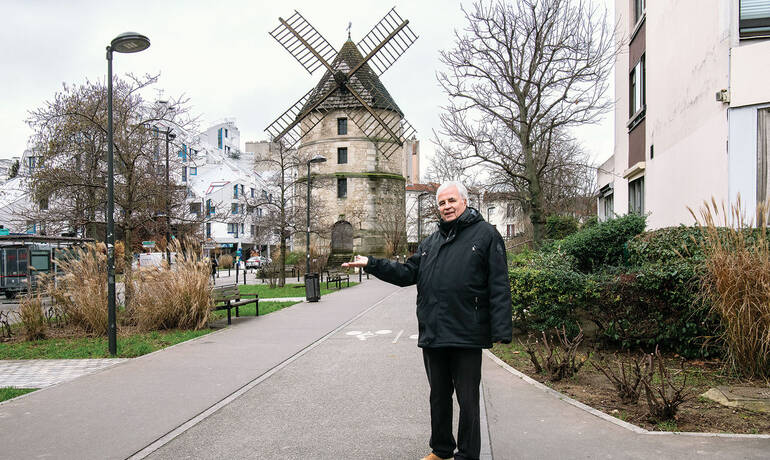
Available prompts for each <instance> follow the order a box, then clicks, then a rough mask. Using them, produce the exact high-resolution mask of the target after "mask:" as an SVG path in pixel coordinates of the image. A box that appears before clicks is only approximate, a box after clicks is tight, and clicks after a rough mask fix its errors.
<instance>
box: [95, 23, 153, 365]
mask: <svg viewBox="0 0 770 460" xmlns="http://www.w3.org/2000/svg"><path fill="white" fill-rule="evenodd" d="M149 47H150V39H149V38H147V37H145V36H144V35H141V34H138V33H136V32H125V33H122V34H120V35H118V36H117V37H115V38H114V39H112V41H111V42H110V45H109V46H108V47H107V235H106V240H107V339H108V342H109V349H110V355H112V356H115V355H116V354H117V352H118V339H117V330H118V328H117V324H116V314H115V216H114V215H113V214H114V212H115V194H114V187H115V184H114V181H113V177H112V174H113V168H112V163H113V158H112V155H113V153H112V142H113V139H112V137H113V136H112V52H113V51H116V52H118V53H138V52H139V51H144V50H146V49H147V48H149Z"/></svg>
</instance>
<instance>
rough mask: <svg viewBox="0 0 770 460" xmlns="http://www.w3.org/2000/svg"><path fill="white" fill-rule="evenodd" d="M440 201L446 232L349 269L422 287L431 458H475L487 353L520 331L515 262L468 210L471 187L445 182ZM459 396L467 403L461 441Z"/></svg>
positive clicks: (497, 235) (356, 261)
mask: <svg viewBox="0 0 770 460" xmlns="http://www.w3.org/2000/svg"><path fill="white" fill-rule="evenodd" d="M436 203H437V204H438V208H439V213H440V215H441V222H440V223H439V229H438V230H437V231H436V232H434V233H433V234H432V235H430V236H429V237H428V238H426V239H425V240H424V241H422V242H421V243H420V245H419V247H418V248H417V252H416V253H415V254H414V255H412V256H411V257H410V258H409V259H407V260H406V261H405V262H404V263H403V264H401V263H398V262H394V261H390V260H387V259H378V258H374V257H363V256H356V257H355V259H354V261H353V262H348V263H344V264H342V266H343V267H363V268H364V270H366V271H367V272H368V273H371V274H373V275H374V276H376V277H377V278H380V279H381V280H383V281H387V282H389V283H393V284H396V285H398V286H409V285H411V284H417V324H418V329H419V336H418V341H417V345H418V346H419V347H421V348H422V353H423V354H422V356H423V361H424V364H425V371H426V373H427V374H428V384H429V385H430V418H431V436H430V447H431V450H432V452H431V453H430V454H428V455H427V456H426V457H425V458H424V459H423V460H439V459H448V458H452V457H454V458H455V459H457V460H469V459H474V460H475V459H478V458H479V455H480V452H481V429H480V426H481V425H480V413H479V384H480V383H481V349H482V348H490V347H491V346H492V344H493V343H510V342H511V336H512V331H513V324H512V320H511V291H510V285H509V281H508V263H507V258H506V255H505V245H504V243H503V238H502V237H501V236H500V233H498V232H497V230H496V229H495V228H494V227H493V226H492V225H490V224H489V223H487V222H485V221H484V219H483V218H482V216H481V214H480V213H479V212H478V211H477V210H476V209H473V208H471V207H468V191H467V190H466V188H465V186H463V184H461V183H460V182H455V181H451V182H446V183H444V184H442V185H441V186H440V187H439V188H438V191H437V192H436ZM453 392H456V394H457V402H458V404H459V406H460V424H459V427H458V433H457V442H455V438H454V436H453V434H452V393H453ZM455 448H457V452H456V453H455Z"/></svg>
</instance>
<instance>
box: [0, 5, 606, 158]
mask: <svg viewBox="0 0 770 460" xmlns="http://www.w3.org/2000/svg"><path fill="white" fill-rule="evenodd" d="M596 1H601V2H605V1H606V3H608V4H610V3H612V1H611V0H596ZM462 3H463V4H470V1H463V2H462ZM392 6H395V7H396V11H397V12H398V13H399V14H400V15H401V17H402V18H404V19H408V20H409V21H410V27H411V28H412V30H413V31H414V32H415V33H416V34H417V35H418V36H419V37H420V38H419V39H418V40H417V41H416V42H415V43H414V44H413V45H412V47H411V48H410V49H408V50H407V52H406V53H405V54H404V56H403V57H402V58H401V59H399V61H398V62H396V64H395V65H394V66H393V67H391V68H390V69H389V70H388V71H387V72H386V73H385V74H384V75H383V76H382V77H381V79H382V81H383V83H384V85H385V87H386V88H387V89H388V91H389V92H390V94H391V95H392V96H393V98H394V99H395V100H396V103H397V104H398V105H399V106H400V107H401V109H402V110H403V111H404V112H405V115H406V118H407V119H408V120H409V121H410V123H411V124H412V125H413V126H414V127H415V129H416V130H417V137H418V139H420V141H421V149H422V153H423V167H422V168H421V169H422V171H423V173H424V172H425V165H427V158H426V156H428V155H432V153H433V150H434V149H433V146H432V143H431V139H432V136H433V134H432V132H433V130H434V129H438V127H439V120H438V113H439V107H440V106H441V105H442V104H444V101H445V100H446V98H445V96H444V95H443V94H442V92H441V90H440V88H439V86H438V83H437V82H436V70H437V69H440V68H441V67H440V64H439V62H438V52H439V50H441V49H448V48H450V47H452V45H453V39H454V36H453V31H454V30H455V29H457V28H462V27H463V26H464V18H463V14H462V12H461V11H460V2H459V1H458V0H419V1H414V0H413V1H409V2H401V1H398V0H393V1H392V2H381V1H379V2H378V1H371V0H354V1H346V0H342V1H317V0H316V1H310V0H293V1H276V0H271V1H262V0H244V1H230V0H222V1H212V0H204V1H197V0H185V1H181V0H152V1H145V0H133V1H129V2H118V1H111V0H100V1H88V0H72V1H60V0H0V17H2V20H0V24H1V25H2V26H1V27H0V62H2V63H3V68H2V71H0V134H2V143H0V158H10V157H13V156H20V155H21V154H22V152H23V150H24V149H25V148H26V145H27V139H28V138H29V136H30V134H31V131H30V130H29V128H28V127H27V126H26V124H25V123H24V120H25V118H27V112H28V111H29V110H31V109H34V108H36V107H40V106H42V105H43V104H44V103H45V101H46V100H48V99H51V98H52V97H53V95H54V94H55V93H56V92H57V91H59V90H61V87H62V83H64V82H66V83H83V82H85V80H86V79H90V80H99V79H101V80H104V79H105V78H106V73H107V61H106V59H105V47H106V46H107V45H108V44H109V42H110V41H111V40H112V38H114V37H115V36H116V35H118V34H120V33H122V32H126V31H134V32H139V33H142V34H144V35H146V36H148V37H149V38H150V41H151V46H150V48H149V49H147V50H146V51H143V52H141V53H138V54H117V53H116V54H115V55H114V58H113V71H114V72H115V73H116V74H124V73H127V72H132V73H135V74H140V75H141V74H145V73H153V74H154V73H158V72H160V74H161V76H160V81H159V84H158V85H157V87H158V88H163V89H164V90H165V91H166V93H167V94H168V95H172V96H176V95H180V94H185V95H186V96H188V97H189V98H190V99H191V104H192V109H193V112H194V113H195V114H199V115H200V116H201V119H202V123H201V127H202V128H205V127H206V126H208V125H210V124H213V123H215V122H217V121H219V120H222V119H224V118H235V122H236V125H237V126H238V128H239V129H240V131H241V143H242V144H243V143H244V142H245V141H258V140H264V139H266V138H267V136H266V133H265V132H264V129H265V127H267V125H268V124H269V123H271V122H272V121H273V120H274V119H275V118H276V117H277V116H278V115H280V114H281V113H283V111H284V110H286V109H287V108H288V107H289V106H290V105H291V104H293V103H294V102H295V101H296V100H297V99H299V98H300V97H301V96H303V95H304V94H305V92H307V91H308V90H309V89H310V88H311V86H313V85H315V83H316V82H317V81H318V80H319V79H320V78H321V76H322V72H321V70H316V71H315V73H314V74H313V75H312V76H311V75H310V74H308V73H307V71H305V69H304V68H302V67H301V66H300V64H299V63H298V62H297V61H295V60H294V58H292V57H291V56H290V55H289V53H288V52H287V51H286V50H285V49H284V48H283V47H282V46H281V45H280V44H278V42H276V41H275V40H274V39H273V38H272V37H271V36H270V35H268V32H270V31H271V30H273V29H274V28H275V27H276V26H277V25H278V24H279V22H278V17H279V16H280V17H283V18H284V19H285V18H288V17H289V16H291V15H292V14H293V12H294V10H295V9H296V10H298V11H299V12H300V13H302V15H303V16H304V17H305V18H306V19H307V20H308V21H309V22H310V23H311V24H312V25H313V26H315V28H316V29H317V30H318V31H319V32H320V33H321V34H322V35H323V36H324V37H325V38H326V39H327V40H328V41H329V42H330V43H331V44H332V46H334V47H335V48H337V49H339V47H340V46H342V44H343V43H344V41H345V40H346V39H347V31H346V29H347V26H348V22H352V39H353V41H354V42H358V40H360V39H361V38H362V37H363V36H364V35H365V34H366V33H367V32H368V31H369V30H370V29H371V28H372V27H373V26H374V24H376V23H377V22H378V21H379V20H380V19H381V18H382V17H383V16H384V15H385V14H386V13H387V12H388V10H389V9H390V8H391V7H392ZM575 134H576V135H577V136H578V138H579V139H580V140H581V141H582V143H583V145H584V147H585V148H586V149H587V151H588V152H590V153H591V155H592V157H593V158H595V159H596V161H603V160H604V159H606V158H608V157H609V156H610V155H611V154H612V145H613V139H612V137H613V130H612V122H611V116H608V117H605V120H604V122H602V123H600V124H599V125H596V126H591V127H587V128H582V129H580V130H579V131H577V132H576V133H575Z"/></svg>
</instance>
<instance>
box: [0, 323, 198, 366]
mask: <svg viewBox="0 0 770 460" xmlns="http://www.w3.org/2000/svg"><path fill="white" fill-rule="evenodd" d="M211 331H212V329H201V330H199V331H180V330H171V331H153V332H146V333H141V334H133V335H130V336H119V337H118V357H119V358H134V357H137V356H141V355H146V354H147V353H152V352H153V351H156V350H160V349H161V348H166V347H168V346H171V345H174V344H177V343H180V342H185V341H187V340H190V339H194V338H195V337H200V336H201V335H205V334H208V333H210V332H211ZM109 357H110V353H109V350H108V344H107V337H78V338H63V339H62V338H57V339H45V340H36V341H33V342H19V343H0V359H86V358H109Z"/></svg>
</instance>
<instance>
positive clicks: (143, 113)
mask: <svg viewBox="0 0 770 460" xmlns="http://www.w3.org/2000/svg"><path fill="white" fill-rule="evenodd" d="M114 78H115V81H114V84H113V94H114V97H113V132H114V138H113V139H114V144H113V148H114V173H115V194H114V196H115V204H116V212H115V222H116V225H117V229H116V230H117V233H119V234H122V239H123V242H124V244H125V247H126V251H125V261H126V265H125V266H126V270H128V271H129V272H130V270H131V262H132V256H133V249H134V246H135V242H137V241H139V239H137V238H136V237H137V236H139V237H141V236H145V235H148V234H149V235H152V234H157V233H160V232H159V231H158V229H159V228H163V229H165V225H166V219H165V215H166V214H167V212H168V211H169V210H171V211H172V212H175V211H176V212H177V213H180V215H181V213H183V212H184V211H186V207H185V205H184V202H185V197H186V190H185V187H183V186H182V185H181V184H178V183H170V184H169V186H168V187H166V182H165V174H166V162H165V155H166V152H165V136H164V135H163V133H162V130H168V129H169V128H171V127H173V129H174V131H175V132H176V133H178V135H181V134H183V133H186V132H189V131H191V130H193V129H194V128H195V120H194V119H191V118H190V116H189V109H188V108H187V100H186V99H181V98H180V99H176V100H172V101H171V104H168V103H165V104H158V103H156V102H148V101H146V100H145V99H144V98H143V97H142V93H143V92H145V91H146V90H147V89H149V88H150V87H151V86H152V85H154V84H155V83H156V82H157V79H158V77H157V76H145V77H135V76H132V75H128V76H127V77H126V78H125V79H121V78H119V77H114ZM106 95H107V88H106V82H101V81H100V82H91V81H86V83H84V84H81V85H76V86H69V85H64V88H63V90H62V91H61V92H59V93H57V94H56V95H55V96H54V98H53V100H51V101H48V102H46V103H45V104H44V105H43V106H42V107H40V108H38V109H35V110H33V111H31V112H30V114H29V118H28V119H27V124H28V125H29V126H30V127H31V128H32V129H33V131H34V134H33V137H32V139H31V143H32V145H33V146H35V147H34V151H35V153H36V155H38V161H39V165H38V167H37V168H36V169H35V170H34V173H33V175H32V177H31V179H30V181H29V187H30V192H31V193H32V196H33V197H34V201H35V203H37V204H38V205H37V206H36V207H35V208H34V209H31V210H29V211H28V212H29V213H30V214H31V215H32V217H33V218H34V219H39V220H45V221H48V222H51V223H58V226H60V227H61V226H65V227H67V228H69V229H73V230H78V231H81V232H82V233H83V234H84V235H85V236H89V237H96V238H103V236H104V224H103V222H104V221H105V220H106V219H105V203H106V170H107V164H106V151H107V97H106ZM172 107H173V109H172ZM180 139H181V136H180ZM169 148H170V149H171V148H173V147H171V146H170V147H169ZM176 151H177V150H176V149H174V150H173V152H174V153H173V154H171V153H169V163H170V164H169V168H170V170H177V168H178V167H179V165H177V161H178V156H177V155H176ZM172 168H173V169H172ZM155 232H157V233H155ZM161 234H162V233H161ZM127 275H130V273H127ZM129 285H130V283H127V289H126V299H127V303H128V301H129V300H130V292H129V291H130V286H129Z"/></svg>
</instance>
